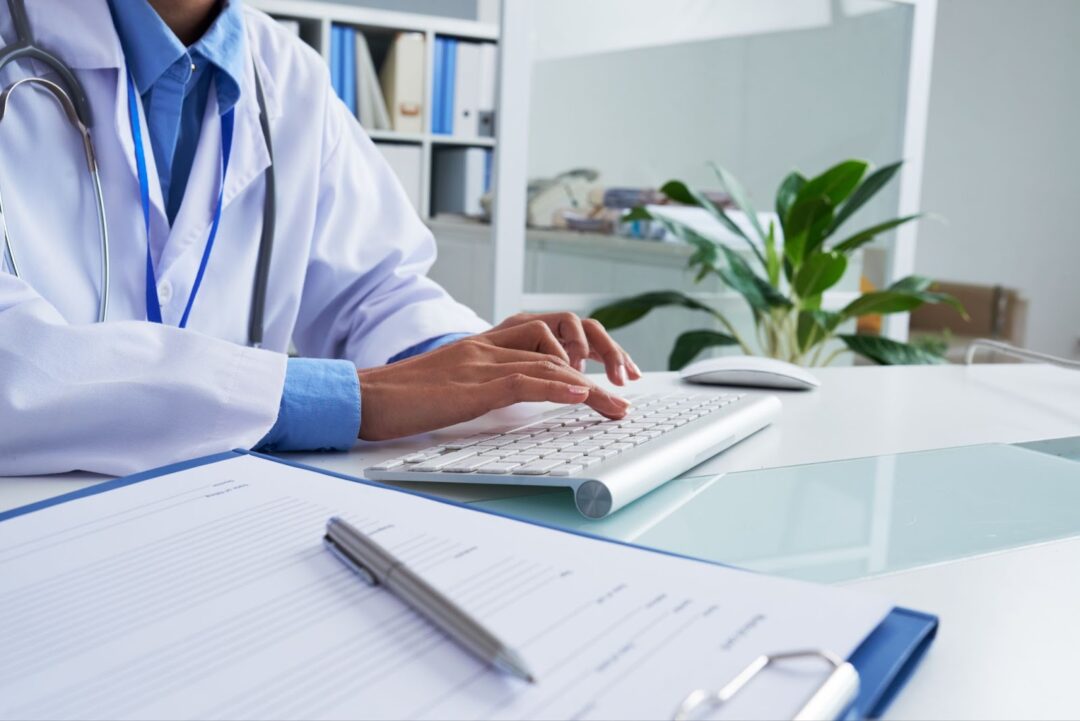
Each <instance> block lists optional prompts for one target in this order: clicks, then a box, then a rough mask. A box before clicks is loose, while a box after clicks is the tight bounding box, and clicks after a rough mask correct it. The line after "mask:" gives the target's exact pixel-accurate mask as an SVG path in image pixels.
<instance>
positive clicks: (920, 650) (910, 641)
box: [0, 450, 938, 718]
mask: <svg viewBox="0 0 1080 721" xmlns="http://www.w3.org/2000/svg"><path fill="white" fill-rule="evenodd" d="M244 455H250V456H254V457H257V458H262V459H264V460H267V461H272V462H274V463H279V464H282V465H285V466H291V467H294V468H299V469H302V470H304V471H307V472H311V473H318V474H322V475H326V476H330V477H333V478H338V479H342V480H344V481H349V482H354V483H361V484H366V485H369V486H375V487H378V488H381V489H384V490H387V491H390V492H394V493H402V494H406V495H412V496H419V497H422V498H426V499H429V500H432V501H436V502H438V503H443V504H447V505H450V506H458V507H463V504H460V503H456V502H453V501H448V500H446V499H442V498H439V497H437V496H430V495H427V494H424V493H420V492H416V491H411V490H405V489H400V488H395V487H391V486H384V485H382V484H378V483H374V482H371V481H366V480H362V479H358V478H353V477H350V476H346V475H343V474H339V473H332V472H329V471H324V470H321V469H317V468H313V467H310V466H306V465H303V464H299V463H294V462H290V461H285V460H282V459H278V458H274V457H270V456H263V455H261V454H257V453H252V452H248V451H239V450H238V451H233V452H229V453H222V454H217V455H213V456H208V457H205V458H200V459H195V460H191V461H186V462H182V463H178V464H175V465H170V466H167V467H164V468H159V469H156V470H152V471H148V472H145V473H140V474H136V475H133V476H128V477H126V478H120V479H116V480H113V481H107V482H104V483H101V484H97V485H94V486H90V487H88V488H84V489H81V490H78V491H75V492H72V493H69V494H66V495H62V496H58V497H56V498H52V499H47V500H44V501H40V502H38V503H34V504H31V505H28V506H24V507H22V508H18V509H14V510H11V511H7V512H3V513H0V522H3V521H6V520H8V519H11V518H14V517H17V516H21V515H24V514H28V513H33V512H35V511H39V510H41V509H44V508H48V507H51V506H56V505H59V504H63V503H67V502H69V501H73V500H76V499H80V498H85V497H87V496H92V495H97V494H101V493H107V492H109V491H111V490H114V489H117V488H122V487H125V486H130V485H132V484H136V483H141V482H144V481H149V480H152V479H154V478H157V477H159V476H164V475H168V474H172V473H176V472H178V471H183V470H187V469H191V468H196V467H199V466H204V465H208V464H213V463H218V462H221V461H226V460H230V459H234V458H236V457H238V456H244ZM464 507H466V508H468V506H464ZM470 512H472V513H481V514H487V515H492V516H501V517H504V518H510V519H511V520H515V521H517V522H520V523H524V524H530V525H534V526H541V527H546V528H552V529H553V530H556V531H560V532H563V533H568V534H572V535H578V536H583V537H586V538H590V539H592V540H595V541H600V542H604V543H611V544H616V545H621V546H627V547H631V548H639V549H641V550H643V551H647V552H652V553H660V554H664V555H668V556H676V557H680V558H688V557H686V556H683V555H682V554H673V553H669V552H666V551H663V550H662V549H654V548H645V547H641V546H637V545H636V544H629V543H623V542H620V541H613V540H611V539H605V538H601V537H598V536H595V535H592V534H589V533H585V532H581V531H572V530H565V529H560V528H557V527H552V526H550V525H548V524H543V523H536V522H534V521H527V520H520V519H515V518H513V517H508V516H505V515H504V514H499V513H495V512H493V511H488V510H483V509H475V508H470ZM690 560H694V561H697V562H700V563H706V564H712V565H722V564H716V563H715V562H712V561H703V560H701V559H690ZM937 627H938V620H937V618H936V617H934V616H932V615H928V614H925V613H920V612H916V611H912V610H908V609H903V608H895V609H894V610H893V611H892V612H891V613H890V614H889V615H887V616H886V617H885V619H884V620H883V621H882V622H881V623H880V624H879V625H878V627H877V628H876V629H875V630H874V631H872V632H871V633H870V634H869V635H868V636H867V637H866V638H865V640H863V641H862V643H861V644H860V645H859V646H858V647H857V648H856V650H855V651H854V653H853V654H851V656H850V657H849V658H848V659H847V663H848V664H850V665H851V666H852V667H854V670H855V671H856V672H857V673H858V677H859V690H858V694H857V696H856V698H855V700H854V702H853V703H852V704H851V705H850V706H849V707H848V709H847V713H846V714H842V715H843V716H845V717H850V716H856V717H861V718H875V717H877V716H880V715H881V714H882V713H883V712H884V711H885V710H886V709H887V708H888V705H889V703H890V702H891V701H892V700H893V699H894V698H895V697H896V695H897V694H898V693H899V692H900V691H901V690H902V688H903V686H904V684H905V683H906V681H907V680H908V678H910V676H911V674H912V673H913V672H914V670H915V668H916V667H917V665H918V664H919V662H920V660H921V659H922V658H923V656H924V655H925V653H926V651H927V649H928V648H929V646H930V644H931V642H932V641H933V638H934V636H935V634H936V632H937ZM779 651H780V652H781V655H783V653H782V652H783V651H784V650H783V649H780V650H779ZM796 655H798V654H796ZM803 655H805V653H804V654H803ZM822 655H827V651H826V652H822ZM845 665H846V664H845ZM767 673H768V670H765V671H764V672H763V675H764V674H767ZM728 681H730V679H718V680H717V682H718V684H724V683H726V682H728ZM755 688H756V690H757V691H758V692H761V691H762V690H765V691H766V692H767V686H766V684H764V683H762V684H761V685H760V686H757V687H754V686H749V687H748V688H747V689H746V690H745V691H744V693H745V694H746V695H748V696H750V695H752V694H753V693H754V692H755ZM691 690H692V689H687V692H689V691H691Z"/></svg>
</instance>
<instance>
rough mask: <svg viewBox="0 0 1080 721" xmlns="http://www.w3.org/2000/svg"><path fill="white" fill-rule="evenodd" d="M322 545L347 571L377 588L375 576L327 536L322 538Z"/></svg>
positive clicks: (377, 583) (377, 582)
mask: <svg viewBox="0 0 1080 721" xmlns="http://www.w3.org/2000/svg"><path fill="white" fill-rule="evenodd" d="M323 545H324V546H326V548H327V550H328V551H330V553H332V554H334V555H335V556H337V557H338V560H339V561H341V562H342V563H344V564H345V565H346V566H347V567H348V568H349V570H351V571H352V572H353V573H355V574H356V575H357V576H359V577H360V578H362V579H364V581H365V582H366V583H367V584H368V585H370V586H378V585H379V581H378V579H376V578H375V575H374V574H373V573H372V572H371V571H369V570H367V569H366V568H364V567H363V566H362V565H361V564H360V563H359V562H358V561H357V560H356V559H355V558H352V557H351V556H350V555H349V554H348V552H346V551H345V549H343V548H342V547H341V546H339V545H338V544H337V543H336V542H335V541H334V539H332V538H330V536H329V534H327V535H325V536H323Z"/></svg>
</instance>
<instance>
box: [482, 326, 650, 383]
mask: <svg viewBox="0 0 1080 721" xmlns="http://www.w3.org/2000/svg"><path fill="white" fill-rule="evenodd" d="M536 321H541V322H543V323H544V325H546V326H547V327H548V328H549V329H550V330H551V332H552V334H553V335H554V336H555V338H556V339H557V340H558V341H559V343H560V344H561V345H562V347H563V349H564V350H565V351H566V355H567V356H569V362H570V366H571V367H572V368H575V369H577V370H578V371H580V372H582V373H584V372H585V362H586V361H587V360H590V359H591V360H594V361H598V362H600V363H603V364H604V369H605V371H607V377H608V379H609V380H610V381H611V382H612V383H614V384H615V385H617V386H623V385H626V383H627V381H631V380H635V381H636V380H638V379H639V378H641V370H640V369H639V368H638V367H637V364H636V363H634V360H633V359H632V358H631V357H630V355H629V354H628V353H627V352H626V351H624V350H623V349H622V348H621V347H620V346H619V344H618V343H616V342H615V341H614V340H612V338H611V336H610V335H608V332H607V331H606V330H605V329H604V326H602V325H601V324H600V323H599V322H598V321H595V320H593V319H592V318H584V319H582V318H579V317H577V316H576V315H574V314H573V313H518V314H517V315H512V316H510V317H509V318H507V319H506V320H504V321H503V322H502V323H500V324H499V325H497V326H496V327H495V330H503V329H505V328H512V327H514V326H517V325H522V324H525V323H533V322H536Z"/></svg>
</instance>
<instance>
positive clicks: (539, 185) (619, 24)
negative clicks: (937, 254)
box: [523, 0, 914, 370]
mask: <svg viewBox="0 0 1080 721" xmlns="http://www.w3.org/2000/svg"><path fill="white" fill-rule="evenodd" d="M532 13H533V26H534V33H535V40H534V42H535V47H534V52H533V56H532V68H531V75H532V84H531V102H530V119H529V147H528V163H527V167H528V176H529V178H530V181H531V182H530V199H529V213H528V216H529V218H528V225H529V228H528V230H527V233H526V238H527V240H526V249H525V267H524V278H523V287H524V291H525V294H526V295H525V299H526V305H527V306H529V309H530V310H543V309H546V308H547V307H558V306H566V305H568V304H569V305H573V306H575V307H574V308H573V309H574V310H577V311H578V312H583V313H588V312H590V311H591V310H593V309H594V308H595V307H597V306H598V305H601V304H602V303H603V302H605V301H609V300H612V299H615V298H618V297H621V296H626V295H632V294H637V293H643V292H647V291H653V290H667V289H673V290H681V291H685V292H693V293H701V294H704V297H705V298H706V299H709V300H712V301H714V302H717V303H719V304H721V307H723V308H724V309H725V310H729V309H730V310H733V311H734V314H735V316H736V317H737V318H741V319H742V323H744V324H746V325H749V323H750V318H749V313H743V312H742V308H741V301H738V300H737V299H735V298H733V297H732V296H731V294H730V293H726V294H725V293H724V288H723V287H722V285H721V283H720V281H719V280H718V279H716V278H714V277H710V278H708V279H706V280H705V281H703V282H701V283H695V278H694V274H693V273H691V272H689V271H688V270H687V267H686V266H687V261H688V259H689V257H690V255H691V249H690V248H689V247H688V246H686V245H683V244H680V243H677V242H670V241H669V240H666V239H663V238H658V237H653V230H654V229H652V228H649V227H647V225H646V224H641V223H636V224H621V223H619V222H618V218H619V216H620V214H621V213H622V212H625V209H626V207H628V206H632V205H634V204H636V203H641V202H644V203H655V202H659V201H662V200H663V199H662V197H660V196H657V194H656V192H655V191H656V189H658V188H659V187H661V186H662V185H663V183H664V182H665V181H667V180H670V179H680V180H683V181H685V182H686V183H687V184H688V185H690V186H691V187H694V188H698V189H701V190H705V191H714V192H716V193H717V197H718V199H719V197H720V193H719V191H720V190H721V187H720V184H719V183H718V181H717V178H716V176H715V174H714V171H713V170H712V168H711V166H710V163H717V164H720V165H722V166H724V167H725V168H727V169H728V170H730V171H731V172H732V173H733V174H734V175H735V176H736V177H738V178H740V179H741V180H742V182H743V184H744V185H745V186H746V188H747V190H748V192H749V194H750V197H751V199H752V201H753V202H754V204H755V206H756V208H757V210H758V212H759V213H762V214H767V213H772V212H774V211H773V208H774V197H775V192H776V188H777V186H778V184H779V183H780V181H781V180H782V178H783V177H784V176H785V175H787V173H789V172H790V171H791V170H793V169H799V170H801V171H802V172H803V173H804V174H808V175H809V174H816V173H818V172H821V171H823V170H825V169H826V168H827V167H829V166H831V165H833V164H835V163H837V162H839V161H840V160H843V159H847V158H862V159H866V160H869V161H871V162H873V163H874V164H875V165H882V164H886V163H890V162H893V161H895V160H898V159H900V158H901V157H902V154H903V153H902V146H903V139H904V119H905V111H906V107H905V105H906V97H907V84H908V70H909V57H910V50H911V38H912V22H913V13H914V9H913V8H912V6H910V5H907V4H904V3H896V2H891V1H888V0H709V1H708V2H701V1H700V0H590V2H588V3H580V2H576V1H575V0H545V2H542V3H534V4H533V8H532ZM897 204H898V184H896V183H895V181H894V184H893V185H892V186H891V187H889V188H887V189H886V190H885V191H884V192H882V193H881V194H880V195H879V196H878V197H877V198H875V200H874V201H873V202H872V203H870V204H868V205H867V206H866V207H865V208H864V209H863V210H862V211H860V213H859V214H858V215H857V216H856V217H855V218H853V219H852V221H850V222H851V223H852V227H855V226H857V225H858V224H859V223H860V221H862V222H865V223H867V224H869V223H870V222H873V221H876V220H881V219H885V218H886V217H892V215H890V214H895V213H896V211H897ZM736 215H737V214H736ZM764 220H765V221H766V222H767V221H768V216H766V217H765V218H764ZM717 232H718V233H722V228H721V229H718V230H717ZM635 236H638V237H635ZM641 236H644V237H641ZM732 242H735V241H734V240H732ZM733 247H738V248H739V249H740V250H742V251H746V250H747V249H746V248H745V246H743V245H738V246H733ZM861 261H862V259H860V262H856V263H854V264H853V266H852V267H850V268H849V270H848V273H847V275H846V277H845V279H844V281H843V283H842V284H841V285H840V286H838V288H837V290H839V291H845V290H846V291H853V290H857V288H858V284H859V279H860V275H861V274H862V272H863V263H862V262H861ZM871 265H873V264H871ZM867 270H868V272H869V274H870V275H871V276H875V275H880V274H881V273H880V271H878V272H874V271H875V269H874V268H867ZM702 320H703V318H702V316H700V315H694V314H691V313H689V312H688V311H685V310H679V311H660V312H657V313H654V314H653V316H650V317H647V318H646V319H644V320H643V321H640V322H639V323H637V324H634V325H632V326H629V327H628V328H626V329H624V330H622V331H619V338H620V340H621V341H622V342H623V343H624V344H626V345H627V347H628V348H629V349H630V350H631V351H632V352H633V353H634V354H635V357H637V358H639V359H640V360H641V361H643V362H642V363H641V364H642V365H643V367H646V368H648V369H651V370H657V369H662V368H665V367H666V364H667V350H668V349H669V348H670V347H671V343H672V341H673V340H674V338H675V337H676V336H677V335H678V334H679V333H681V332H683V331H685V330H689V329H691V328H695V327H706V325H707V324H703V322H702Z"/></svg>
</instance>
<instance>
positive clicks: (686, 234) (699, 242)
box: [654, 215, 720, 282]
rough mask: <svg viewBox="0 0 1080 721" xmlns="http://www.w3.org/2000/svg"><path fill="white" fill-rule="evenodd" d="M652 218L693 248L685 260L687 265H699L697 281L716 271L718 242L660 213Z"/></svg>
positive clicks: (718, 254) (718, 258) (718, 252)
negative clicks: (688, 257)
mask: <svg viewBox="0 0 1080 721" xmlns="http://www.w3.org/2000/svg"><path fill="white" fill-rule="evenodd" d="M654 219H655V221H656V222H657V223H659V224H660V225H662V226H663V227H664V228H666V229H667V230H668V232H670V233H671V234H672V235H674V236H675V237H676V238H678V239H679V240H681V241H682V242H684V243H686V244H687V245H690V246H692V247H693V248H694V252H693V253H692V254H691V255H690V260H689V261H688V262H687V267H690V268H693V267H694V266H697V265H700V266H701V268H700V269H699V270H698V274H697V282H700V281H701V280H703V279H704V278H705V276H707V275H708V274H709V273H715V272H717V271H718V267H717V266H718V265H719V263H718V261H719V260H720V251H719V248H720V243H718V242H717V241H715V240H712V239H711V238H706V237H705V236H703V235H702V234H701V233H699V232H697V231H696V230H694V229H693V228H691V227H690V226H688V225H686V224H684V223H681V222H679V221H677V220H673V219H671V218H668V217H665V216H662V215H657V216H654Z"/></svg>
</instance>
